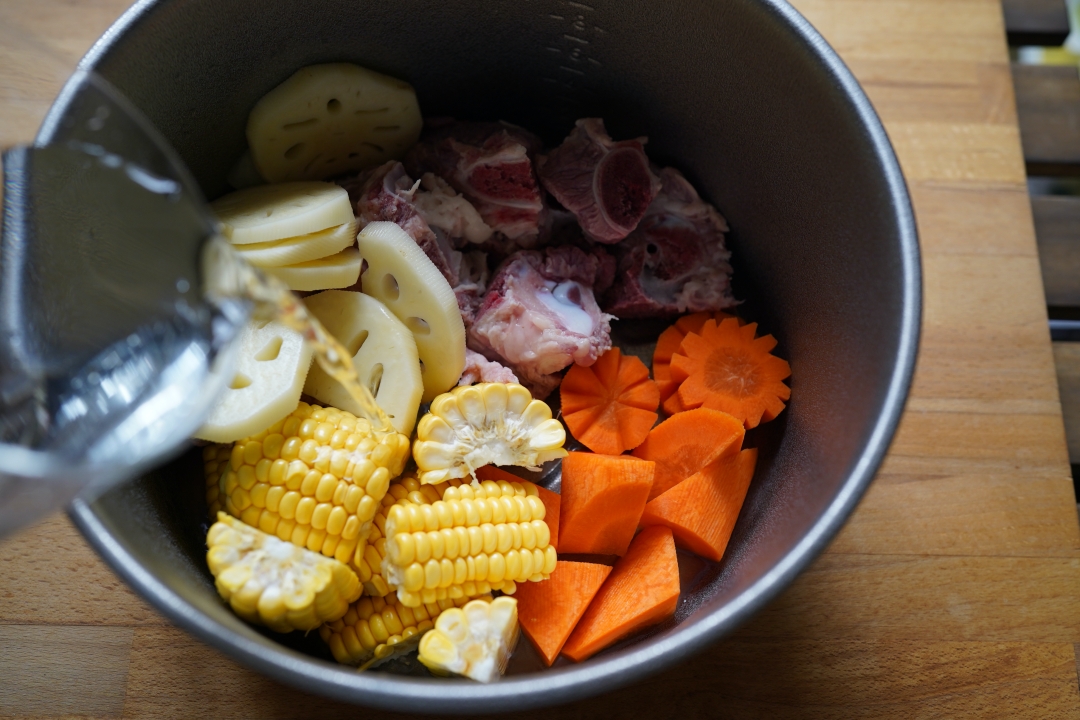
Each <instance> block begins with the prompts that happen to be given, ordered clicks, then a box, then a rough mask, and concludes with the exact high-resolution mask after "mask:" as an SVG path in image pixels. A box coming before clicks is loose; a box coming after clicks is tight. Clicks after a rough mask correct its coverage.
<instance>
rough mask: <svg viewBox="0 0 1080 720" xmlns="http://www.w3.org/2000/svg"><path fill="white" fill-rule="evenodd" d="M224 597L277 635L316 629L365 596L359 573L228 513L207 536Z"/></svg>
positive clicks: (208, 555)
mask: <svg viewBox="0 0 1080 720" xmlns="http://www.w3.org/2000/svg"><path fill="white" fill-rule="evenodd" d="M206 545H207V547H208V548H209V551H208V552H207V553H206V562H207V564H208V565H209V566H210V572H211V574H213V576H214V580H215V583H214V584H215V585H216V586H217V590H218V593H219V594H220V595H221V597H222V598H223V599H224V600H226V601H227V602H228V603H229V605H231V606H232V609H233V611H235V612H236V614H237V615H239V616H240V617H242V618H243V619H245V620H247V621H248V622H252V623H257V624H260V625H265V626H267V627H268V628H270V629H271V630H276V631H277V632H291V631H293V630H314V629H315V628H317V627H319V626H320V625H322V624H323V623H326V622H331V621H334V620H337V619H338V618H340V617H342V616H343V615H345V613H346V612H347V611H348V609H349V603H351V602H353V601H354V600H356V599H357V598H358V597H359V596H360V580H359V579H358V578H357V577H356V573H354V572H353V571H352V570H350V569H349V568H348V567H346V566H345V565H344V564H342V563H340V562H338V561H337V560H334V559H332V558H327V557H323V556H322V555H319V554H317V553H313V552H311V551H309V550H305V549H303V548H299V547H296V546H295V545H292V544H290V543H287V542H282V541H281V540H278V539H277V538H276V537H273V536H272V535H267V534H266V533H264V532H261V531H259V530H257V529H255V528H253V527H249V526H247V525H245V524H244V523H243V522H241V521H239V520H237V519H236V518H233V517H229V516H228V515H226V514H225V513H220V514H219V515H218V521H217V522H216V523H214V524H213V525H212V526H210V531H209V532H208V533H207V535H206Z"/></svg>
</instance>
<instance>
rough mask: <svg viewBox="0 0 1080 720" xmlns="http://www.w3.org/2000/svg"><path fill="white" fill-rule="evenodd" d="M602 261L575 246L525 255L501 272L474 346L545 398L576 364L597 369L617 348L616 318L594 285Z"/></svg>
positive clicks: (471, 337)
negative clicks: (612, 333)
mask: <svg viewBox="0 0 1080 720" xmlns="http://www.w3.org/2000/svg"><path fill="white" fill-rule="evenodd" d="M600 270H601V262H600V261H599V260H598V259H597V258H596V257H594V256H591V255H587V254H586V253H584V252H583V251H581V250H580V249H578V248H576V247H571V246H562V247H557V248H547V249H546V250H545V251H543V252H540V251H533V250H523V251H519V252H517V253H515V254H513V255H511V256H510V257H509V258H507V260H506V262H504V263H503V264H502V266H500V268H499V269H498V270H497V271H496V273H495V277H494V278H492V281H491V284H490V286H489V287H488V292H487V295H486V296H485V297H484V303H483V305H482V306H481V308H480V310H479V312H477V314H476V319H475V321H474V323H473V325H472V327H471V328H470V330H469V334H468V343H469V347H471V348H472V349H473V350H476V351H477V352H480V353H482V354H483V355H484V356H486V357H487V358H489V359H492V360H496V361H498V362H500V363H503V364H505V365H506V366H508V367H509V368H510V369H511V370H513V371H514V372H515V373H516V374H517V376H518V377H519V378H521V381H522V383H523V384H524V385H526V387H528V388H529V389H530V390H531V391H532V393H533V395H534V397H538V398H543V397H546V396H547V395H548V394H549V393H550V392H551V391H552V390H553V389H554V388H555V386H556V385H558V383H559V377H558V375H556V374H555V373H558V372H559V371H560V370H562V369H563V368H565V367H567V366H568V365H570V364H571V363H573V362H576V363H578V364H580V365H586V366H588V365H592V364H593V363H594V362H596V358H598V357H599V356H600V355H602V354H603V353H604V352H605V351H607V350H608V349H609V348H610V347H611V337H610V325H609V320H610V319H611V316H610V315H606V314H604V313H602V312H601V311H600V308H599V307H598V306H597V304H596V300H595V299H594V297H593V292H592V287H593V284H594V283H595V281H596V276H597V272H598V271H600Z"/></svg>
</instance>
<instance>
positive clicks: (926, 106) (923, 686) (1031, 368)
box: [0, 0, 1080, 720]
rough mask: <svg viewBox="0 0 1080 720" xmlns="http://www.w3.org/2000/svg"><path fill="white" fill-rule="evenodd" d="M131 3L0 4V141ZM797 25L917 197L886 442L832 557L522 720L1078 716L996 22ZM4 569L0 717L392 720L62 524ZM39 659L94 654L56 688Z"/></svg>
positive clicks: (43, 528)
mask: <svg viewBox="0 0 1080 720" xmlns="http://www.w3.org/2000/svg"><path fill="white" fill-rule="evenodd" d="M124 4H125V3H123V2H117V1H116V0H113V1H112V2H104V1H103V0H101V1H98V2H81V1H80V2H75V0H67V1H66V2H65V1H62V0H39V1H38V2H36V3H32V4H27V3H14V2H10V1H8V2H5V1H4V0H0V118H2V119H3V122H2V123H0V142H14V141H20V140H21V141H25V140H27V139H29V138H30V137H32V136H33V133H34V131H35V130H36V126H37V123H38V122H39V121H40V117H41V115H42V114H43V113H44V111H45V108H46V107H47V105H48V103H49V102H50V100H51V98H52V97H53V96H54V95H55V93H56V91H57V90H58V88H59V86H60V83H61V82H62V81H63V79H64V78H65V77H66V75H67V73H69V72H70V70H71V68H72V67H73V66H74V64H75V62H76V61H77V59H78V57H79V55H80V54H81V53H82V52H83V51H84V50H85V49H86V48H87V47H89V45H90V43H91V42H92V41H93V39H94V38H95V37H97V36H98V35H99V34H100V32H101V31H102V30H103V29H104V27H105V26H106V25H107V24H108V22H109V21H110V20H111V19H112V18H114V17H115V16H116V15H117V14H119V12H121V10H122V9H123V7H124ZM795 5H796V7H797V8H798V9H799V10H800V11H801V12H803V13H804V14H805V15H806V16H807V18H808V19H809V20H810V21H811V22H812V23H814V25H815V26H816V27H817V28H818V29H819V30H820V31H821V32H822V33H823V34H824V36H825V37H826V38H827V39H828V40H829V41H830V43H832V44H833V46H834V47H835V48H837V50H838V51H839V52H840V54H841V55H842V57H843V58H844V60H845V61H846V62H847V63H848V65H849V66H850V67H851V68H852V70H853V71H854V73H855V74H856V76H857V77H858V78H859V80H860V82H861V83H862V84H863V86H864V88H865V89H866V91H867V94H868V95H869V97H870V98H871V100H872V101H873V103H874V104H875V107H876V108H877V109H878V111H879V113H880V115H881V117H882V120H883V122H884V124H885V127H886V130H887V132H888V133H889V136H890V138H891V139H892V140H893V143H894V145H895V148H896V151H897V154H898V157H899V159H900V163H901V165H902V167H903V168H904V171H905V173H906V175H907V181H908V186H909V188H910V190H911V197H912V201H913V205H914V209H915V214H916V219H917V222H918V228H919V234H920V241H921V245H922V251H923V270H924V273H925V287H924V302H925V309H924V317H923V335H922V341H921V346H920V351H919V360H918V366H917V369H916V375H915V381H914V385H913V389H912V393H911V397H910V399H909V401H908V405H907V409H906V411H905V413H904V417H903V420H902V422H901V425H900V429H899V432H898V434H897V436H896V439H895V441H894V443H893V446H892V449H891V451H890V453H889V456H888V457H887V459H886V461H885V463H884V465H883V466H882V468H881V471H880V472H879V474H878V477H877V480H876V482H875V484H874V485H873V486H872V487H871V488H870V490H869V492H868V493H867V495H866V497H865V498H864V500H863V502H862V504H861V505H860V507H859V509H858V510H857V511H856V513H855V514H854V515H853V517H852V518H851V520H850V521H849V522H848V524H847V525H846V526H845V527H844V529H843V530H842V531H841V533H840V534H839V536H838V537H837V538H836V540H835V541H834V543H833V544H832V546H831V547H830V549H829V550H828V551H827V552H826V553H825V554H824V555H823V556H822V557H821V558H820V559H819V560H818V561H817V562H816V563H815V564H814V565H813V566H812V567H811V568H810V569H809V570H808V571H807V572H806V573H804V574H803V575H802V576H800V577H799V579H798V580H796V582H795V583H794V584H793V585H792V586H791V587H790V588H789V589H788V591H787V592H785V593H784V594H782V595H781V596H780V597H779V598H777V599H776V600H775V601H774V602H773V603H772V604H771V605H770V606H768V607H767V608H765V609H764V610H763V611H762V612H761V613H760V614H758V615H757V616H755V617H754V618H753V619H752V620H751V621H750V622H748V623H747V624H746V625H745V626H744V627H742V628H740V629H739V630H738V631H737V632H736V633H735V635H734V636H732V637H730V638H727V639H726V640H724V641H722V642H720V643H718V644H716V645H715V646H713V647H711V648H709V649H707V650H706V651H705V652H703V653H702V654H701V655H699V656H698V657H696V658H694V659H693V660H691V661H689V662H687V663H684V664H683V665H680V666H678V667H675V668H671V669H669V670H667V671H665V672H662V673H660V674H658V675H656V676H654V677H651V678H649V679H647V680H645V681H643V682H640V683H635V684H634V685H633V686H632V687H629V688H626V689H624V690H621V691H619V692H616V693H611V694H608V695H605V696H601V697H598V698H594V699H591V700H587V701H584V702H580V703H575V704H572V705H568V706H565V707H561V708H557V709H553V710H544V711H536V712H524V713H515V716H516V717H521V718H526V719H528V718H541V717H543V718H556V719H558V718H564V719H569V718H582V719H585V718H588V719H589V720H593V719H601V718H625V717H653V718H698V717H716V718H723V717H739V718H745V717H762V718H851V717H859V718H863V717H865V718H879V717H881V718H884V717H890V718H891V717H903V718H908V717H916V718H920V717H965V718H967V717H988V718H997V717H1032V718H1035V717H1037V718H1058V717H1062V718H1064V717H1077V716H1078V715H1080V691H1078V684H1077V650H1076V647H1077V644H1078V643H1080V525H1078V522H1077V511H1076V505H1075V498H1074V497H1073V490H1072V483H1071V480H1070V474H1069V473H1070V471H1069V465H1068V454H1067V450H1066V443H1065V430H1064V426H1063V425H1062V419H1061V404H1060V401H1059V395H1058V378H1057V377H1056V376H1055V372H1054V366H1053V355H1052V350H1051V345H1050V341H1049V334H1048V331H1047V326H1046V311H1045V305H1044V300H1043V284H1042V280H1041V276H1040V269H1039V261H1038V255H1037V248H1036V243H1035V236H1034V232H1033V225H1032V213H1031V207H1030V205H1029V203H1028V200H1027V190H1026V186H1025V176H1024V159H1023V155H1022V152H1021V146H1020V133H1019V129H1018V126H1017V116H1016V110H1015V102H1014V91H1013V85H1012V78H1011V73H1010V66H1009V61H1008V56H1007V52H1006V47H1005V27H1004V22H1003V16H1002V10H1001V7H1000V5H999V4H998V3H997V2H996V1H995V0H797V2H796V3H795ZM1076 382H1077V388H1078V391H1080V378H1077V380H1076ZM1062 388H1063V389H1064V390H1066V391H1067V390H1068V384H1067V382H1066V381H1065V380H1064V379H1063V380H1062ZM3 549H4V553H2V554H0V632H7V633H8V634H7V635H0V648H2V649H3V652H0V658H2V657H3V656H4V655H5V653H10V652H11V651H10V649H9V646H10V647H15V648H19V652H21V653H23V654H22V655H20V656H19V657H26V658H31V659H33V661H34V662H37V663H38V664H37V665H33V664H32V665H31V666H30V667H31V668H40V671H34V672H21V673H18V672H15V673H8V672H5V670H6V667H7V666H3V665H0V677H2V678H3V680H0V715H16V716H45V717H58V716H61V715H64V714H81V715H91V716H93V715H97V716H99V717H130V718H135V717H139V718H143V717H150V718H165V717H169V718H171V717H202V716H207V715H213V716H221V717H252V718H276V717H323V718H337V717H350V718H351V717H356V716H358V715H359V716H362V717H365V718H390V717H405V716H402V715H395V714H392V713H384V712H376V711H369V710H358V709H357V708H354V707H351V706H346V705H342V704H339V703H335V702H332V701H329V700H326V699H323V698H316V697H312V696H310V695H307V694H305V693H302V692H300V691H297V690H294V689H292V688H289V687H285V686H283V685H280V684H278V683H276V682H274V681H271V680H268V679H266V678H264V677H262V676H259V675H258V674H256V673H253V672H251V671H249V670H247V669H245V668H243V667H241V666H239V665H237V664H236V663H234V662H232V661H231V660H229V659H227V658H225V657H224V656H222V655H221V654H219V653H218V652H216V651H215V650H213V649H211V648H208V647H206V646H205V645H203V644H201V643H200V642H199V641H197V640H194V639H193V638H191V637H190V636H188V635H187V634H185V633H184V632H182V631H180V630H178V629H176V628H173V627H171V626H170V625H169V624H168V623H166V622H165V621H164V620H162V619H161V618H160V616H158V615H157V614H156V613H155V612H154V611H153V610H151V609H150V608H148V607H147V606H146V604H145V603H143V602H142V601H141V600H139V599H138V598H136V597H135V596H134V595H133V594H132V593H131V592H130V591H129V590H127V589H126V588H125V587H124V586H123V585H122V583H120V582H119V581H118V580H117V579H116V578H115V577H114V576H113V575H112V574H111V573H110V572H109V571H108V570H107V569H106V568H105V567H104V566H103V565H102V564H101V562H100V561H99V560H97V559H96V558H95V557H94V556H93V554H92V553H91V552H90V551H89V550H88V549H87V548H86V547H85V544H84V543H83V542H82V541H81V540H80V539H79V538H78V536H77V534H76V533H75V531H74V529H73V528H72V527H71V525H70V523H68V522H67V521H66V520H64V519H60V518H54V519H50V520H48V521H46V522H45V523H43V524H41V525H39V526H37V527H36V528H33V529H32V530H30V531H28V532H27V533H25V534H23V535H22V536H20V537H18V538H16V539H15V540H13V541H11V542H9V543H8V544H6V545H5V546H4V548H3ZM80 632H84V633H86V634H79V633H80ZM94 632H101V633H103V634H101V635H93V633H94ZM35 633H46V634H35ZM48 633H54V634H52V635H50V634H48ZM4 638H6V639H7V642H6V643H5V642H3V639H4ZM124 638H127V640H125V639H124ZM43 639H45V640H46V641H45V642H43ZM50 639H51V640H52V642H47V640H50ZM125 642H126V643H127V645H126V646H125V644H124V643H125ZM110 643H111V644H110ZM43 645H45V646H50V645H62V646H64V647H65V648H68V649H69V650H68V651H67V652H65V653H64V656H65V657H67V656H70V655H72V654H75V653H77V652H82V653H84V654H85V655H87V656H96V655H99V654H100V655H101V656H102V657H103V658H104V659H103V660H102V662H101V663H99V664H95V665H92V666H91V665H88V664H86V663H83V664H78V663H72V664H71V669H70V673H69V674H67V675H64V674H62V673H61V670H59V669H57V666H56V664H55V663H54V662H53V660H52V659H51V658H49V659H41V657H39V656H40V655H41V652H42V646H43ZM124 647H127V648H129V649H128V650H127V654H126V655H123V652H122V648H124ZM73 648H74V649H73ZM121 656H122V657H123V660H126V665H125V664H124V662H123V661H122V660H121ZM2 662H3V660H2V659H0V663H2ZM10 662H12V661H9V663H10ZM19 662H21V660H20V661H19ZM28 662H29V660H28ZM121 666H123V669H122V668H121ZM64 672H67V670H65V671H64ZM58 673H59V674H58ZM42 677H45V678H56V679H58V682H57V683H55V684H53V683H50V682H46V681H42V680H40V678H42ZM72 686H74V687H76V688H77V690H76V691H74V692H73V691H72Z"/></svg>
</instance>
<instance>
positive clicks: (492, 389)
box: [413, 383, 566, 483]
mask: <svg viewBox="0 0 1080 720" xmlns="http://www.w3.org/2000/svg"><path fill="white" fill-rule="evenodd" d="M564 442H566V431H565V430H564V429H563V426H562V423H560V422H559V421H558V420H555V419H553V418H552V417H551V408H549V407H548V406H547V405H546V404H545V403H543V402H541V401H539V400H533V399H532V395H530V394H529V391H528V390H526V389H525V388H524V387H522V386H521V385H518V384H517V383H479V384H477V385H471V386H465V387H459V388H455V389H454V390H452V391H450V392H448V393H443V394H442V395H439V396H438V397H437V398H435V399H434V400H433V401H432V402H431V408H430V411H429V412H428V413H427V414H426V415H424V417H423V418H421V419H420V423H419V424H418V425H417V431H416V442H415V443H414V444H413V458H414V459H415V460H416V465H417V467H419V468H420V474H419V478H420V482H422V483H440V482H443V481H445V480H449V479H451V478H463V477H468V476H470V475H472V473H473V472H474V471H475V470H476V469H477V468H479V467H483V466H484V465H521V466H524V467H527V468H530V469H534V470H535V469H537V467H538V466H539V465H541V464H543V463H545V462H547V461H548V460H555V459H556V458H561V457H566V451H565V450H563V443H564Z"/></svg>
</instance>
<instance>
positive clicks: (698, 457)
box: [564, 395, 746, 501]
mask: <svg viewBox="0 0 1080 720" xmlns="http://www.w3.org/2000/svg"><path fill="white" fill-rule="evenodd" d="M672 397H675V396H674V395H672ZM745 432H746V431H745V429H744V428H743V424H742V421H740V420H739V419H738V418H736V417H733V416H731V415H728V414H727V413H724V412H720V411H718V410H709V409H708V408H698V409H696V410H687V411H686V412H681V413H679V414H677V415H672V416H671V417H669V418H668V419H667V420H665V421H664V422H662V423H660V424H659V425H657V426H656V427H654V428H653V429H652V431H651V432H650V433H649V436H648V437H647V438H645V442H643V443H641V445H639V446H638V448H637V449H636V450H634V457H639V458H641V459H642V460H652V461H653V462H655V463H656V473H655V475H654V476H653V486H652V490H651V491H650V492H649V500H650V501H651V500H653V499H654V498H656V497H657V496H659V495H660V494H662V493H665V492H667V491H668V490H670V489H671V488H673V487H675V485H677V484H678V483H680V482H682V481H683V480H685V479H686V478H688V477H690V476H691V475H693V474H694V473H696V472H697V471H699V470H701V469H702V468H703V467H705V466H706V465H708V464H709V463H711V462H712V461H713V460H716V458H718V457H720V456H721V455H723V454H724V453H725V452H729V451H730V454H732V455H734V454H735V453H736V452H737V451H738V449H739V448H740V447H742V441H743V434H744V433H745ZM564 462H565V461H564Z"/></svg>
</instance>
